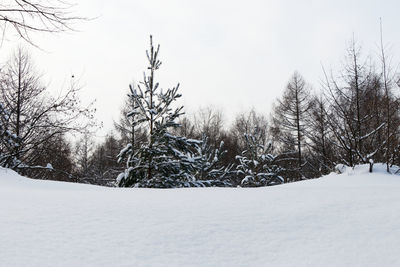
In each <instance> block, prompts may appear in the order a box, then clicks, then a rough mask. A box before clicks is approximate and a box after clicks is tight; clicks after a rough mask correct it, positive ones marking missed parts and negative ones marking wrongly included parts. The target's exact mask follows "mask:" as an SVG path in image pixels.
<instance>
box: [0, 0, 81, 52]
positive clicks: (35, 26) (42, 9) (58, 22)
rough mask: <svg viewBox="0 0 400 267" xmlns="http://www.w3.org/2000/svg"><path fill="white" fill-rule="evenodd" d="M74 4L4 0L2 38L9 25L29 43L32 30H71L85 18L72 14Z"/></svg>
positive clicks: (60, 0)
mask: <svg viewBox="0 0 400 267" xmlns="http://www.w3.org/2000/svg"><path fill="white" fill-rule="evenodd" d="M73 6H74V5H72V4H69V3H68V2H66V1H64V0H35V1H33V0H32V1H31V0H29V1H26V0H4V1H1V4H0V29H1V30H2V32H3V38H4V36H5V33H6V31H7V27H8V26H10V28H11V29H12V30H14V32H16V34H17V35H18V36H19V37H21V38H22V39H24V40H25V41H27V42H28V43H30V44H33V45H34V43H33V42H32V39H31V37H30V34H31V33H33V32H50V33H54V32H62V31H67V30H73V24H74V23H75V22H76V21H80V20H84V19H85V18H82V17H78V16H74V15H73V14H72V8H73Z"/></svg>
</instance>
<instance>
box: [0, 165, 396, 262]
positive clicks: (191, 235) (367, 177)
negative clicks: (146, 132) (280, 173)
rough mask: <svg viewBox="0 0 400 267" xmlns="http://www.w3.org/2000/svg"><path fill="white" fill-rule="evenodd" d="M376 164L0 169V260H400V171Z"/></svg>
mask: <svg viewBox="0 0 400 267" xmlns="http://www.w3.org/2000/svg"><path fill="white" fill-rule="evenodd" d="M374 171H375V172H374V173H372V174H370V173H368V165H365V166H357V167H356V168H354V169H352V168H346V169H345V171H344V173H343V174H340V175H339V174H334V173H333V174H330V175H328V176H325V177H323V178H320V179H315V180H307V181H303V182H299V183H292V184H286V185H279V186H274V187H264V188H193V189H191V188H190V189H172V190H157V189H127V188H103V187H98V186H90V185H82V184H72V183H62V182H51V181H39V180H32V179H27V178H24V177H21V176H19V175H18V174H16V173H15V172H13V171H10V170H6V169H0V229H1V230H0V265H1V266H400V257H399V255H400V230H399V226H398V225H399V221H400V194H399V192H400V177H399V176H398V175H391V174H387V173H386V172H385V168H384V166H383V165H379V164H375V165H374ZM393 171H395V170H393Z"/></svg>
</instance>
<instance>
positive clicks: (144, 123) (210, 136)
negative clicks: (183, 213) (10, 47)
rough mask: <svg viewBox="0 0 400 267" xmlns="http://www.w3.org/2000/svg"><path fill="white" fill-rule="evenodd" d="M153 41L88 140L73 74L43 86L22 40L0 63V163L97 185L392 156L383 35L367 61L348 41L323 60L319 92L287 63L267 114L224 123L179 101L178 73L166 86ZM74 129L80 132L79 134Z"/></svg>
mask: <svg viewBox="0 0 400 267" xmlns="http://www.w3.org/2000/svg"><path fill="white" fill-rule="evenodd" d="M158 52H159V46H157V47H154V46H153V43H152V41H151V43H150V49H149V50H148V51H147V56H148V61H149V66H148V68H147V70H148V73H147V74H145V75H144V80H143V81H142V82H140V83H138V84H133V85H131V86H130V91H129V94H128V96H127V97H126V100H125V105H124V106H123V108H122V110H121V117H120V119H119V120H118V121H117V122H115V130H114V131H113V132H110V134H108V135H107V136H106V138H105V140H104V141H103V142H101V143H99V144H97V145H96V144H95V142H94V141H93V138H92V133H91V132H90V131H89V130H88V129H89V128H87V126H88V125H87V124H82V122H83V121H84V120H82V118H86V119H89V120H88V121H92V119H93V118H92V116H93V111H92V110H91V109H90V108H88V107H86V108H82V107H81V105H80V104H79V103H78V102H79V101H78V98H77V96H76V92H77V86H76V85H75V84H74V83H71V86H70V88H69V89H68V90H66V91H65V92H64V93H63V94H60V95H59V96H57V97H51V96H50V95H49V94H48V92H47V90H46V87H45V86H43V85H42V84H41V81H40V75H37V74H36V73H35V71H34V68H33V66H32V62H31V60H30V59H29V56H28V55H27V53H25V52H24V51H23V50H22V49H18V50H17V53H16V54H15V55H14V56H13V57H12V58H11V59H10V61H9V62H8V63H7V64H5V65H4V67H3V68H2V69H1V72H0V89H1V92H2V93H1V106H0V121H1V124H0V126H1V127H0V137H1V143H0V154H1V157H0V164H1V165H2V166H7V167H11V168H14V169H17V170H19V171H20V172H22V173H24V174H26V175H28V176H31V177H32V176H33V177H35V176H41V177H45V178H49V179H61V180H73V181H80V182H85V183H94V184H101V185H115V184H116V182H115V178H116V177H118V179H117V184H118V185H119V186H128V187H131V186H137V187H184V186H237V185H240V186H265V185H274V184H279V183H283V182H293V181H298V180H302V179H308V178H315V177H319V176H321V175H323V174H327V173H329V172H331V171H332V170H334V167H335V166H336V165H337V164H346V165H348V166H354V165H356V164H362V163H369V164H370V166H371V171H372V168H373V162H384V163H386V164H387V166H388V168H389V166H391V165H400V151H399V149H400V142H399V141H400V136H399V124H400V114H399V111H398V110H399V98H398V92H399V85H400V82H399V76H397V73H396V71H395V70H394V69H392V68H391V66H390V64H389V60H388V57H387V55H386V50H385V49H384V47H383V45H382V46H381V51H380V57H379V60H378V61H376V62H375V61H374V60H373V58H372V57H371V56H363V55H362V53H361V49H360V48H359V47H358V46H357V44H356V42H355V41H353V42H351V44H350V46H349V49H348V50H347V55H346V61H345V65H344V66H343V67H342V68H341V69H340V70H339V71H338V72H334V71H329V72H328V71H325V70H324V81H323V83H322V86H321V88H318V89H320V90H318V91H320V93H314V90H312V88H311V86H310V85H309V84H308V83H307V82H306V81H305V79H304V78H303V77H302V76H301V74H300V73H298V72H295V73H294V74H293V75H292V77H291V78H290V79H289V81H288V84H287V86H286V88H285V89H284V91H283V94H282V97H281V98H280V99H278V100H277V101H276V103H275V106H274V108H273V110H272V113H271V115H270V116H269V117H267V116H265V115H263V114H260V113H257V112H256V111H254V110H251V111H249V112H247V113H243V114H239V115H237V116H236V118H235V120H234V122H233V123H232V125H230V126H228V125H226V124H225V118H224V114H223V113H222V111H221V110H219V109H214V108H210V107H209V108H203V109H200V110H199V111H198V112H197V113H196V114H195V115H193V116H189V115H184V113H183V107H175V104H174V103H175V100H176V99H177V98H179V97H180V94H179V91H178V89H179V84H178V85H177V86H176V87H174V88H172V89H168V90H162V89H161V87H160V86H159V84H158V83H157V82H156V79H155V78H156V76H155V74H156V71H157V70H158V68H159V67H160V66H161V61H159V59H158ZM173 107H174V108H173ZM78 121H79V122H80V123H77V122H78ZM71 132H80V133H81V138H80V139H79V140H78V142H76V144H72V143H71V141H69V140H70V139H68V138H66V136H67V134H69V133H71ZM122 147H125V148H124V149H123V150H122V151H121V148H122ZM117 159H118V160H117ZM48 163H50V164H51V165H49V164H48Z"/></svg>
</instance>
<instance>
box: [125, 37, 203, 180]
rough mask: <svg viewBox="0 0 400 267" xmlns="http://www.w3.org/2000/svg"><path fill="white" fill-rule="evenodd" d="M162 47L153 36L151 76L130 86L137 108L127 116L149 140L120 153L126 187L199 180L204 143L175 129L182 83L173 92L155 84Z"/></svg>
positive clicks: (149, 52)
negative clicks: (197, 153)
mask: <svg viewBox="0 0 400 267" xmlns="http://www.w3.org/2000/svg"><path fill="white" fill-rule="evenodd" d="M159 49H160V46H159V45H158V46H157V48H155V47H154V46H153V42H152V37H151V36H150V50H148V51H146V54H147V59H148V63H149V66H148V68H147V69H148V70H149V73H147V74H146V73H144V79H143V81H142V82H140V83H139V84H137V85H130V94H129V97H130V98H131V100H132V102H133V103H134V105H133V106H134V108H133V110H131V111H130V112H129V113H128V114H127V116H128V117H131V118H132V128H133V129H134V128H135V127H139V126H140V127H143V128H144V129H146V130H147V133H146V135H147V137H148V140H147V141H146V142H144V143H142V144H141V146H140V147H139V148H137V146H135V144H132V142H133V141H134V139H132V142H131V143H130V144H128V145H127V146H126V147H125V148H124V149H123V150H122V151H121V152H120V154H119V156H118V157H119V161H123V160H126V170H125V172H124V173H123V174H120V175H119V176H118V179H117V182H118V185H119V186H122V187H160V188H170V187H183V186H190V185H191V182H194V181H195V177H194V173H195V172H196V166H195V164H196V161H198V159H199V158H198V156H195V155H194V151H196V150H197V149H198V146H199V145H200V144H201V141H199V140H193V139H187V138H185V137H179V136H174V135H173V134H172V133H171V132H172V129H174V128H176V127H179V124H178V123H177V122H176V121H177V119H178V118H179V117H180V116H181V115H182V114H183V112H182V109H183V107H182V106H180V107H177V108H172V107H171V105H172V104H173V103H174V102H175V101H176V100H177V99H178V98H179V97H181V95H180V94H179V93H178V88H179V84H178V85H177V86H175V87H173V88H172V89H167V90H162V89H160V87H159V84H158V83H157V82H155V72H156V71H157V70H158V69H159V68H160V66H161V61H160V60H159V59H158V55H159Z"/></svg>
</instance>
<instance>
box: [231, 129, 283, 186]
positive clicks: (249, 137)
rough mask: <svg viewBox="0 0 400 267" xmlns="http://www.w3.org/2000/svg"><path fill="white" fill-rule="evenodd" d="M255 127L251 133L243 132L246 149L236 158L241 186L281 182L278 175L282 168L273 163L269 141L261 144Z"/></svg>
mask: <svg viewBox="0 0 400 267" xmlns="http://www.w3.org/2000/svg"><path fill="white" fill-rule="evenodd" d="M258 133H259V131H258V129H257V128H256V129H255V130H254V132H253V134H245V136H244V137H245V143H246V150H244V151H243V152H242V153H241V155H237V156H236V159H237V160H238V161H239V164H238V165H237V167H236V174H237V176H238V177H239V178H240V179H241V183H240V184H241V186H245V187H257V186H269V185H276V184H281V183H283V181H284V180H283V178H282V177H281V176H280V175H279V174H280V173H281V172H282V171H283V169H282V168H281V167H279V166H278V165H276V164H275V159H276V157H275V156H274V155H272V154H271V152H272V145H271V143H267V144H265V145H264V144H263V140H261V139H260V135H259V134H258Z"/></svg>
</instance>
